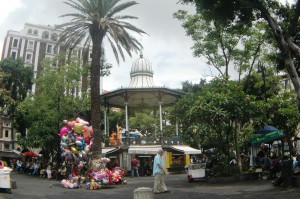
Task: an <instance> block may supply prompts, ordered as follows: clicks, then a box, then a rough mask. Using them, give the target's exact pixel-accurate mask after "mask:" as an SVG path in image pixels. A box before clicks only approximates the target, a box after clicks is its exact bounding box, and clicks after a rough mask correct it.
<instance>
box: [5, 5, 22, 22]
mask: <svg viewBox="0 0 300 199" xmlns="http://www.w3.org/2000/svg"><path fill="white" fill-rule="evenodd" d="M20 7H22V3H21V1H20V0H10V1H1V7H0V25H1V23H2V22H3V21H4V20H7V17H8V16H9V14H10V13H11V12H13V11H14V10H16V9H18V8H20Z"/></svg>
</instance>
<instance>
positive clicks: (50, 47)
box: [46, 44, 52, 53]
mask: <svg viewBox="0 0 300 199" xmlns="http://www.w3.org/2000/svg"><path fill="white" fill-rule="evenodd" d="M46 53H52V45H51V44H48V45H47V49H46Z"/></svg>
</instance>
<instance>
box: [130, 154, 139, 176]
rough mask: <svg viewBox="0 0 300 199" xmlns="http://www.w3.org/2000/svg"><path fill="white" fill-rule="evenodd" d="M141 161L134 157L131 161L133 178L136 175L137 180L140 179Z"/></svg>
mask: <svg viewBox="0 0 300 199" xmlns="http://www.w3.org/2000/svg"><path fill="white" fill-rule="evenodd" d="M138 166H139V161H138V160H137V159H136V157H133V159H132V160H131V178H133V177H134V173H136V176H137V178H139V167H138Z"/></svg>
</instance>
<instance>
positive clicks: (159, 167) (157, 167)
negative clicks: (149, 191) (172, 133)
mask: <svg viewBox="0 0 300 199" xmlns="http://www.w3.org/2000/svg"><path fill="white" fill-rule="evenodd" d="M163 154H164V151H163V150H162V149H159V150H158V152H157V155H156V156H155V158H154V161H153V176H154V188H153V191H154V193H155V194H158V193H166V192H169V191H168V189H167V187H166V184H165V180H164V174H165V173H166V172H167V171H166V168H165V167H164V164H163V161H162V156H163Z"/></svg>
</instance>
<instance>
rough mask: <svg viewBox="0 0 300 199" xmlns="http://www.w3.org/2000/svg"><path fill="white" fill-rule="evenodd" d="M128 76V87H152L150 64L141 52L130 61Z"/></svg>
mask: <svg viewBox="0 0 300 199" xmlns="http://www.w3.org/2000/svg"><path fill="white" fill-rule="evenodd" d="M130 78H131V80H130V83H129V87H130V88H143V87H144V88H145V87H154V83H153V71H152V66H151V63H150V62H149V61H148V60H146V59H145V58H143V54H141V55H140V58H139V59H137V60H135V61H134V62H133V63H132V67H131V71H130Z"/></svg>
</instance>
